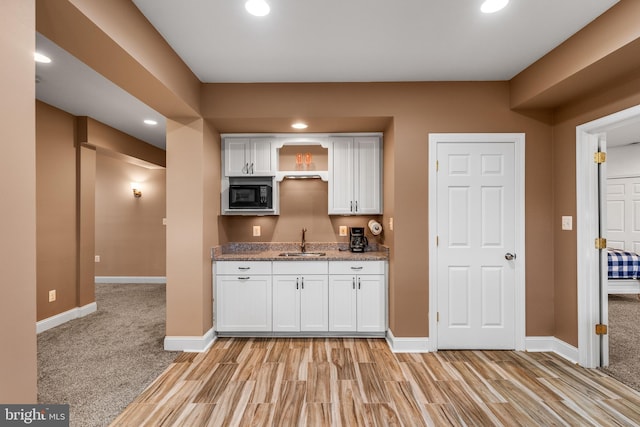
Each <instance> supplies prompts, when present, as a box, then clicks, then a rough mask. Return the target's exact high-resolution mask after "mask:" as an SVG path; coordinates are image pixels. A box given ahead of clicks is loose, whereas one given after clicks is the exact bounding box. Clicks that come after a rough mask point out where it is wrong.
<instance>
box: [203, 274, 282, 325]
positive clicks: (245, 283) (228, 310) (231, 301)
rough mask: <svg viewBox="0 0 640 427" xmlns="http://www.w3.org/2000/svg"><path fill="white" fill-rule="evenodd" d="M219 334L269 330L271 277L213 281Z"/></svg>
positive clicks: (236, 277)
mask: <svg viewBox="0 0 640 427" xmlns="http://www.w3.org/2000/svg"><path fill="white" fill-rule="evenodd" d="M216 307H217V310H218V313H217V316H216V319H217V321H218V325H217V330H218V331H238V332H269V331H271V276H247V277H238V276H218V277H217V278H216Z"/></svg>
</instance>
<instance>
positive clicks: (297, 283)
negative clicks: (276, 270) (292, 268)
mask: <svg viewBox="0 0 640 427" xmlns="http://www.w3.org/2000/svg"><path fill="white" fill-rule="evenodd" d="M298 286H299V285H298V278H297V277H296V290H298V289H300V288H299V287H298Z"/></svg>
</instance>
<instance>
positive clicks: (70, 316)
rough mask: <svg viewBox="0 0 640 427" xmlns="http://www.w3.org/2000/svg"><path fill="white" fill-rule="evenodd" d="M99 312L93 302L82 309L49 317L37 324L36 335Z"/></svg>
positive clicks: (77, 308) (78, 308)
mask: <svg viewBox="0 0 640 427" xmlns="http://www.w3.org/2000/svg"><path fill="white" fill-rule="evenodd" d="M97 310H98V305H97V304H96V303H95V302H92V303H90V304H87V305H83V306H82V307H75V308H72V309H71V310H67V311H64V312H62V313H59V314H56V315H55V316H51V317H48V318H46V319H43V320H40V321H39V322H36V333H37V334H39V333H40V332H44V331H47V330H49V329H51V328H55V327H56V326H60V325H62V324H63V323H67V322H68V321H70V320H74V319H79V318H80V317H84V316H87V315H89V314H91V313H93V312H95V311H97Z"/></svg>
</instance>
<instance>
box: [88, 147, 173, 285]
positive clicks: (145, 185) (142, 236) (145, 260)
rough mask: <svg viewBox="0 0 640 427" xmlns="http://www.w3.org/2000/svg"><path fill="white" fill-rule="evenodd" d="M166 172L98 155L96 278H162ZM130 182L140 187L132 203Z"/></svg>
mask: <svg viewBox="0 0 640 427" xmlns="http://www.w3.org/2000/svg"><path fill="white" fill-rule="evenodd" d="M165 175H166V174H165V169H164V168H153V169H151V168H148V167H147V168H145V167H142V166H138V165H135V164H131V163H129V162H127V161H123V160H121V159H118V158H114V157H113V156H111V155H109V154H108V153H103V152H100V151H98V156H97V159H96V220H95V226H96V252H95V254H96V255H99V256H100V262H99V263H96V265H95V274H96V276H164V275H165V262H166V238H165V226H164V225H163V224H162V219H163V218H165V217H166V214H165V210H166V209H165V205H166V190H165ZM131 182H139V183H140V184H141V186H142V197H140V198H136V197H134V196H133V191H132V190H131V187H130V184H131Z"/></svg>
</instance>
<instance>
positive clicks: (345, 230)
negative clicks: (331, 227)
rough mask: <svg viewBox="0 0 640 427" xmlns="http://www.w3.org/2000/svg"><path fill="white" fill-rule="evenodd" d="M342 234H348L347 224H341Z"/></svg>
mask: <svg viewBox="0 0 640 427" xmlns="http://www.w3.org/2000/svg"><path fill="white" fill-rule="evenodd" d="M340 235H341V236H346V235H347V226H346V225H341V226H340Z"/></svg>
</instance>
